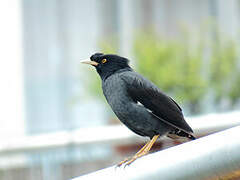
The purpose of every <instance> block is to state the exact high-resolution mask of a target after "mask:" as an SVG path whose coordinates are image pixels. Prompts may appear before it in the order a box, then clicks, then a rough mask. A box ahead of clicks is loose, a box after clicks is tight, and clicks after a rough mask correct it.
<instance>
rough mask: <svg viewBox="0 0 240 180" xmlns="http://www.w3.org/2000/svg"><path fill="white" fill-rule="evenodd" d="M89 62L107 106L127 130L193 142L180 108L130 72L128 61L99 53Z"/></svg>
mask: <svg viewBox="0 0 240 180" xmlns="http://www.w3.org/2000/svg"><path fill="white" fill-rule="evenodd" d="M90 59H91V61H92V62H94V63H95V64H94V66H95V67H96V70H97V72H98V74H99V75H100V77H101V79H102V89H103V93H104V95H105V97H106V99H107V102H108V103H109V105H110V106H111V108H112V110H113V111H114V113H115V114H116V116H117V117H118V118H119V120H120V121H122V122H123V123H124V124H125V125H126V126H127V127H128V128H129V129H131V130H132V131H134V132H135V133H137V134H139V135H141V136H148V137H150V138H152V137H153V136H155V135H165V134H167V135H168V134H176V135H178V136H183V137H187V138H190V139H195V138H194V136H193V135H192V133H193V131H192V129H191V127H190V126H189V125H188V124H187V123H186V121H185V120H184V116H183V113H182V109H181V108H180V106H179V105H178V104H177V103H176V102H175V101H174V100H173V99H172V98H171V97H169V96H167V95H165V94H164V93H163V92H162V91H160V89H159V88H158V87H157V86H156V85H154V84H153V83H152V82H151V81H149V80H148V79H146V78H144V77H143V76H141V75H140V74H138V73H137V72H135V71H133V69H132V68H131V67H130V66H129V65H128V59H126V58H123V57H120V56H117V55H111V54H106V55H105V54H102V53H96V54H94V55H92V56H91V58H90Z"/></svg>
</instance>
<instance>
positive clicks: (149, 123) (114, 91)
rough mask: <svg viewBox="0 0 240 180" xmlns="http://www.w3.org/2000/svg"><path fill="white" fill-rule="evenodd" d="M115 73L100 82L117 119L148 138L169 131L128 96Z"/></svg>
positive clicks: (121, 81) (124, 85)
mask: <svg viewBox="0 0 240 180" xmlns="http://www.w3.org/2000/svg"><path fill="white" fill-rule="evenodd" d="M120 76H121V73H119V74H118V73H116V74H113V75H111V76H110V77H108V78H107V79H106V80H105V81H103V82H102V89H103V94H104V96H105V97H106V99H107V102H108V103H109V105H110V106H111V108H112V110H113V112H114V113H115V114H116V116H117V117H118V119H119V120H120V121H121V122H122V123H124V124H125V125H126V126H127V127H128V128H129V129H131V130H132V131H134V132H135V133H137V134H139V135H141V136H149V137H150V138H151V137H153V136H154V135H156V134H165V133H167V132H168V131H169V127H168V125H166V124H164V123H163V122H161V121H159V120H158V119H157V118H155V117H154V116H153V115H152V113H150V112H149V111H148V109H146V108H145V107H144V106H142V105H139V104H137V103H136V102H134V101H133V100H132V98H131V97H130V96H129V94H128V91H127V87H126V83H125V81H123V80H122V79H121V78H120Z"/></svg>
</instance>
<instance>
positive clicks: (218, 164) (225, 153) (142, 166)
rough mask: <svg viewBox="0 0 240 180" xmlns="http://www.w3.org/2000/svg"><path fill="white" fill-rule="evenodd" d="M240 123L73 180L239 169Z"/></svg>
mask: <svg viewBox="0 0 240 180" xmlns="http://www.w3.org/2000/svg"><path fill="white" fill-rule="evenodd" d="M239 132H240V126H237V127H234V128H231V129H228V130H225V131H222V132H219V133H215V134H212V135H209V136H206V137H202V138H199V139H197V140H195V141H191V142H187V143H184V144H181V145H178V146H175V147H172V148H169V149H166V150H162V151H159V152H156V153H153V154H150V155H148V156H145V157H143V158H140V159H138V160H137V161H135V162H134V163H133V164H131V165H130V166H127V167H126V168H123V167H120V168H117V167H115V166H113V167H110V168H106V169H103V170H100V171H97V172H94V173H91V174H87V175H84V176H80V177H78V178H75V179H73V180H85V179H86V180H95V179H100V178H101V179H105V180H108V179H115V180H144V179H151V180H159V179H167V180H176V179H178V180H204V179H209V178H217V177H221V176H223V175H226V174H229V173H231V172H234V171H236V170H240V151H239V149H240V133H239Z"/></svg>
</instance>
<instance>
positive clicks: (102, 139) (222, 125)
mask: <svg viewBox="0 0 240 180" xmlns="http://www.w3.org/2000/svg"><path fill="white" fill-rule="evenodd" d="M239 117H240V112H231V113H224V114H209V115H204V116H199V117H193V118H187V121H188V123H189V124H190V126H191V127H192V128H193V130H194V134H195V135H196V136H198V137H199V136H203V135H206V134H211V133H213V132H217V131H220V130H224V129H227V128H231V127H234V126H237V125H240V118H239ZM109 134H111V136H109ZM166 139H167V138H165V139H164V138H162V139H161V141H164V140H166ZM143 141H144V138H142V137H139V136H136V135H135V134H134V133H132V132H131V131H130V130H128V129H127V128H126V127H124V126H123V125H115V126H103V127H95V128H83V129H79V130H74V131H62V132H57V133H50V134H43V135H34V136H26V137H21V138H15V139H8V140H7V141H1V142H0V155H1V154H6V153H19V152H29V151H39V150H44V149H50V148H58V147H66V146H68V145H75V146H85V145H87V144H92V143H101V144H103V143H110V144H113V145H118V144H121V145H124V144H132V143H133V142H135V143H140V142H143Z"/></svg>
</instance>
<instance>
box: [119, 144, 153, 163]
mask: <svg viewBox="0 0 240 180" xmlns="http://www.w3.org/2000/svg"><path fill="white" fill-rule="evenodd" d="M149 143H150V141H149V142H147V143H146V144H145V145H144V146H143V147H142V148H141V149H140V150H139V151H138V152H137V153H136V154H135V155H134V156H137V155H138V154H140V153H142V152H143V151H144V149H145V148H146V147H147V146H148V144H149ZM129 159H132V157H128V158H126V159H124V160H123V161H121V162H120V163H118V165H117V166H118V167H119V166H121V165H122V164H124V163H125V162H127V161H128V160H129Z"/></svg>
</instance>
